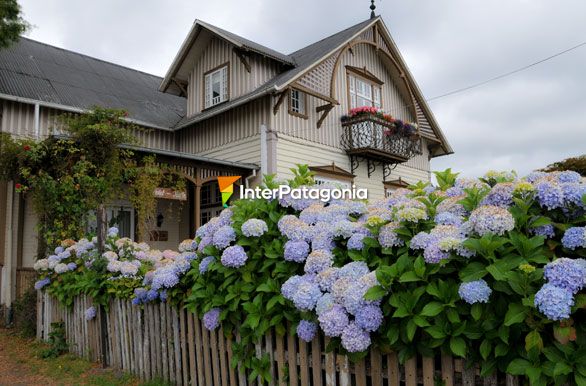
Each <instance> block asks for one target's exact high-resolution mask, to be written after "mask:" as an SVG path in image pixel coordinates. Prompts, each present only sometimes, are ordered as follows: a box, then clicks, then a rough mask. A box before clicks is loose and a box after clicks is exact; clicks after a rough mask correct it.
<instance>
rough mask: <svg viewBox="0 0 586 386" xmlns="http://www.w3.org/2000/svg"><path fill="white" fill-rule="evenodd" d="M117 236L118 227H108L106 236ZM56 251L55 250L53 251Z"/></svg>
mask: <svg viewBox="0 0 586 386" xmlns="http://www.w3.org/2000/svg"><path fill="white" fill-rule="evenodd" d="M116 236H118V228H116V227H111V228H110V229H108V237H116ZM55 253H57V252H55Z"/></svg>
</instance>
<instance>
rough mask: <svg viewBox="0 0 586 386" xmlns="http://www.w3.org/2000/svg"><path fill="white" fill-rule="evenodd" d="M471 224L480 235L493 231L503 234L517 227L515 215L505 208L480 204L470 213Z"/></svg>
mask: <svg viewBox="0 0 586 386" xmlns="http://www.w3.org/2000/svg"><path fill="white" fill-rule="evenodd" d="M468 221H469V225H470V226H471V228H472V229H473V230H474V231H475V232H476V233H478V234H479V235H480V236H484V235H485V234H488V233H493V234H496V235H499V236H502V235H503V234H504V233H505V232H507V231H510V230H513V228H515V220H514V219H513V215H512V214H511V213H510V212H509V211H508V210H507V209H505V208H501V207H498V206H493V205H484V206H479V207H478V208H476V209H474V211H472V213H471V214H470V218H469V220H468Z"/></svg>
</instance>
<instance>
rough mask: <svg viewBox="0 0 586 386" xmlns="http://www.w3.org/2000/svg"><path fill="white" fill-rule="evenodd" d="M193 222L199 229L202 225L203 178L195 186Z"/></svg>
mask: <svg viewBox="0 0 586 386" xmlns="http://www.w3.org/2000/svg"><path fill="white" fill-rule="evenodd" d="M193 224H194V225H195V229H196V230H197V229H198V228H199V227H200V226H201V180H200V179H198V180H197V182H196V183H195V186H194V188H193Z"/></svg>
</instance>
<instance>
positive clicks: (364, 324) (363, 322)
mask: <svg viewBox="0 0 586 386" xmlns="http://www.w3.org/2000/svg"><path fill="white" fill-rule="evenodd" d="M354 317H355V322H356V324H357V325H358V327H360V328H362V329H364V330H366V331H370V332H373V331H376V330H378V328H379V327H380V326H381V324H382V323H383V311H382V310H381V308H380V307H379V306H375V305H365V306H363V307H360V308H359V309H358V310H357V311H356V314H355V315H354Z"/></svg>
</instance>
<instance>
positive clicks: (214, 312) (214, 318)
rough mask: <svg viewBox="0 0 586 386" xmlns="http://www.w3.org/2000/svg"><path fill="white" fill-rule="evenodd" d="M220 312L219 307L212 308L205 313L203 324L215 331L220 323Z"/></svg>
mask: <svg viewBox="0 0 586 386" xmlns="http://www.w3.org/2000/svg"><path fill="white" fill-rule="evenodd" d="M220 312H221V310H220V309H219V308H212V309H211V310H209V311H208V312H206V313H205V314H204V315H203V325H204V327H205V328H206V329H208V330H209V331H213V330H215V329H216V328H218V326H219V325H220Z"/></svg>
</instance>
